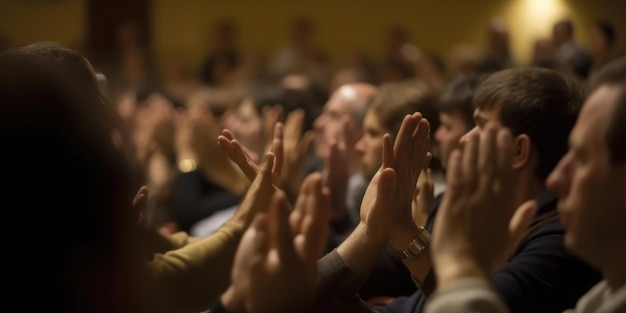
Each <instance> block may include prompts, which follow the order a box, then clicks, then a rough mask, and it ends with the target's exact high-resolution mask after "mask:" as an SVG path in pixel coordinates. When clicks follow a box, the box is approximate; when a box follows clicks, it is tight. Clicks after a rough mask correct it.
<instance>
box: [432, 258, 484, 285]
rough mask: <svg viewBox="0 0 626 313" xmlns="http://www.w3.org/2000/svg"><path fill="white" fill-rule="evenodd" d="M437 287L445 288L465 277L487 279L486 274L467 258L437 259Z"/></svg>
mask: <svg viewBox="0 0 626 313" xmlns="http://www.w3.org/2000/svg"><path fill="white" fill-rule="evenodd" d="M435 266H436V270H435V272H436V273H437V275H436V276H437V288H445V287H447V286H449V285H453V284H454V283H456V282H458V281H460V280H463V279H467V278H479V279H484V280H485V281H487V280H488V276H487V274H485V271H483V270H482V269H481V268H480V267H479V266H478V265H477V264H476V263H475V262H473V261H471V260H469V259H467V258H462V259H454V260H450V261H449V262H448V261H442V260H439V261H437V263H436V265H435Z"/></svg>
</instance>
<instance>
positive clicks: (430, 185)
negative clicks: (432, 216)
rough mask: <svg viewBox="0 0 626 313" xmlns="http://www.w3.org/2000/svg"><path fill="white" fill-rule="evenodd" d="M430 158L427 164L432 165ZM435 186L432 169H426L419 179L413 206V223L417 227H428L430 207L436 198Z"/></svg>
mask: <svg viewBox="0 0 626 313" xmlns="http://www.w3.org/2000/svg"><path fill="white" fill-rule="evenodd" d="M430 158H431V157H430V156H429V157H428V159H429V160H428V161H427V162H426V164H429V163H430ZM434 191H435V184H434V182H433V177H432V173H431V170H430V168H424V170H423V171H422V174H421V175H420V177H419V178H418V179H417V185H416V186H415V193H414V194H413V203H412V204H411V211H412V215H413V221H414V222H415V225H417V226H420V227H423V226H424V225H426V221H427V219H428V214H429V213H430V207H431V205H432V203H433V200H434V198H435V195H434Z"/></svg>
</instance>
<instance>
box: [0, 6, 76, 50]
mask: <svg viewBox="0 0 626 313" xmlns="http://www.w3.org/2000/svg"><path fill="white" fill-rule="evenodd" d="M84 12H86V10H85V1H83V0H0V36H4V37H5V38H6V40H7V41H8V43H9V44H11V45H25V44H28V43H31V42H34V41H56V42H59V43H62V44H64V45H67V46H71V47H77V46H78V45H80V44H81V41H82V38H83V35H84V33H85V14H84Z"/></svg>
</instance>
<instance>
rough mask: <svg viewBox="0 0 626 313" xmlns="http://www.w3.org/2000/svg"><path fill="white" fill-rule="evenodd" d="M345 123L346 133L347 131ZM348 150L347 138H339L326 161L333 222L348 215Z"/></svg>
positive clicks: (325, 175) (325, 181) (327, 184)
mask: <svg viewBox="0 0 626 313" xmlns="http://www.w3.org/2000/svg"><path fill="white" fill-rule="evenodd" d="M345 126H346V122H345V121H344V133H345V131H346V127H345ZM348 153H349V152H348V148H347V144H346V142H345V136H343V135H342V136H340V137H339V138H337V141H336V142H332V143H331V144H330V153H329V155H328V157H327V158H326V159H325V160H324V169H323V170H322V174H323V177H324V186H327V187H328V189H329V190H330V191H331V194H330V201H331V208H332V215H331V220H338V219H340V218H342V217H343V216H345V215H346V214H347V207H346V194H347V193H348V180H349V173H348V168H349V166H350V164H348V163H349V156H348Z"/></svg>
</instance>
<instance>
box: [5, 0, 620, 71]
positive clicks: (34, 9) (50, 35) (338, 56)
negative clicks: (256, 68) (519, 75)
mask: <svg viewBox="0 0 626 313" xmlns="http://www.w3.org/2000/svg"><path fill="white" fill-rule="evenodd" d="M85 11H86V10H85V3H84V1H82V0H0V35H4V36H5V37H6V38H7V39H8V41H9V43H10V44H25V43H29V42H32V41H37V40H53V41H58V42H60V43H63V44H66V45H70V46H75V45H77V44H78V43H79V42H80V39H81V38H82V35H83V33H84V26H85V17H84V12H85ZM624 12H626V3H625V1H623V0H594V1H588V0H508V1H503V0H476V1H469V0H439V1H418V0H359V1H357V0H334V1H331V0H317V1H285V0H229V1H218V0H177V1H174V0H154V1H153V12H152V16H153V22H154V25H153V26H154V27H153V32H154V33H153V38H154V41H153V48H155V51H156V56H157V58H158V60H160V61H164V60H165V57H166V56H167V55H169V54H170V53H172V52H176V51H180V50H182V51H183V52H184V53H185V54H186V55H187V56H188V57H189V60H190V61H191V64H192V65H197V64H199V62H200V60H201V58H202V56H203V55H204V53H205V52H206V51H207V50H208V49H209V48H210V46H211V41H210V34H211V27H212V26H213V25H214V22H215V21H216V20H218V19H220V18H222V17H232V18H233V19H234V20H235V21H236V22H237V23H238V24H239V29H240V40H239V42H240V46H241V47H242V48H243V49H246V50H252V49H258V50H260V51H262V52H265V53H270V52H271V51H273V50H274V49H275V48H277V47H278V46H280V45H281V44H283V43H284V42H285V40H286V39H287V36H288V29H287V27H288V25H289V23H290V22H291V21H292V19H293V18H294V17H295V16H297V15H300V14H304V15H307V16H310V17H311V18H313V20H314V21H316V22H317V24H318V32H317V36H316V41H317V42H318V43H319V44H320V45H321V46H322V47H324V48H325V49H326V50H327V51H328V52H329V53H330V56H331V59H332V61H333V62H334V64H339V63H340V62H342V61H343V60H345V59H346V58H347V57H348V56H349V55H350V53H351V52H352V51H354V49H356V48H362V49H365V50H368V51H370V52H372V53H373V54H374V55H375V56H376V55H380V53H381V52H382V47H383V43H384V42H383V36H384V32H385V30H386V29H387V28H388V27H389V26H390V25H404V26H406V27H407V29H408V30H409V32H410V35H411V39H412V40H413V41H414V42H415V43H416V44H417V45H418V46H419V47H420V48H422V49H425V50H432V51H435V52H438V53H440V54H441V55H442V56H444V57H445V56H447V55H448V53H449V52H450V50H451V49H452V47H453V46H454V45H455V44H459V43H468V44H475V45H479V46H482V45H484V44H485V41H486V29H487V26H488V23H489V19H490V18H491V17H493V16H502V17H504V18H505V20H506V21H507V23H508V25H509V28H510V29H511V40H512V48H513V55H514V57H515V59H516V60H517V61H519V62H521V63H525V62H527V61H528V60H529V57H530V53H531V49H532V42H533V41H534V40H535V39H537V38H539V37H546V36H549V33H550V28H551V26H552V23H553V22H554V21H556V20H557V19H559V18H561V17H570V18H572V19H573V20H574V22H575V26H576V28H577V29H576V30H577V34H576V38H577V39H578V40H579V41H580V42H581V43H583V44H584V43H585V40H586V37H587V29H588V28H589V26H590V24H591V23H592V21H593V20H595V19H596V18H598V17H603V18H607V19H609V20H611V21H612V22H613V23H614V24H615V26H616V28H617V32H618V47H617V48H618V49H619V50H620V51H624V50H625V47H626V39H624V38H623V37H626V19H624V18H623V13H624ZM620 37H622V38H620Z"/></svg>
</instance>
